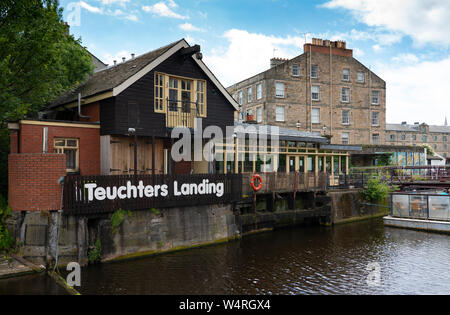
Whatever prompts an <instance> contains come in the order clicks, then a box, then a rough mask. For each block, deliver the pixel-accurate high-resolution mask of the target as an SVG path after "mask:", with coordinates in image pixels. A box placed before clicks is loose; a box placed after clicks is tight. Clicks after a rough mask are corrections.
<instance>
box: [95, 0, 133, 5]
mask: <svg viewBox="0 0 450 315" xmlns="http://www.w3.org/2000/svg"><path fill="white" fill-rule="evenodd" d="M101 2H102V4H103V5H110V4H119V5H121V6H125V4H126V3H127V2H130V0H101Z"/></svg>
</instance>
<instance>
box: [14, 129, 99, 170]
mask: <svg viewBox="0 0 450 315" xmlns="http://www.w3.org/2000/svg"><path fill="white" fill-rule="evenodd" d="M44 127H47V128H48V152H49V153H53V152H54V138H58V137H61V138H76V139H79V161H80V174H81V175H99V174H100V129H98V128H81V127H75V126H74V127H72V126H52V125H46V124H45V123H43V124H42V125H34V124H33V125H32V124H25V123H22V124H21V125H20V143H19V150H20V151H19V152H20V153H42V137H43V131H42V130H43V128H44ZM11 153H12V152H11Z"/></svg>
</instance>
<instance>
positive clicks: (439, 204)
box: [391, 193, 450, 222]
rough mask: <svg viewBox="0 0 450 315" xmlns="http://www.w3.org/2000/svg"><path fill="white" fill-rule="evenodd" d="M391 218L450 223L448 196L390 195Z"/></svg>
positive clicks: (449, 200)
mask: <svg viewBox="0 0 450 315" xmlns="http://www.w3.org/2000/svg"><path fill="white" fill-rule="evenodd" d="M391 216H392V217H397V218H408V219H420V220H436V221H447V222H450V196H449V195H438V194H417V193H415V194H407V193H393V194H391Z"/></svg>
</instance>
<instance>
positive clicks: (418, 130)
mask: <svg viewBox="0 0 450 315" xmlns="http://www.w3.org/2000/svg"><path fill="white" fill-rule="evenodd" d="M386 144H393V145H394V144H395V145H413V146H414V145H421V144H428V145H429V146H430V147H431V148H432V149H433V150H434V151H435V152H436V153H437V154H439V155H441V156H443V157H445V158H447V160H448V158H450V126H447V125H445V126H429V125H427V124H425V123H423V124H419V123H415V124H414V125H408V124H407V123H406V122H403V123H401V124H386Z"/></svg>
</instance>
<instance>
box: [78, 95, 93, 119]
mask: <svg viewBox="0 0 450 315" xmlns="http://www.w3.org/2000/svg"><path fill="white" fill-rule="evenodd" d="M78 117H80V118H87V119H89V118H91V117H89V116H83V115H81V93H78Z"/></svg>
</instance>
